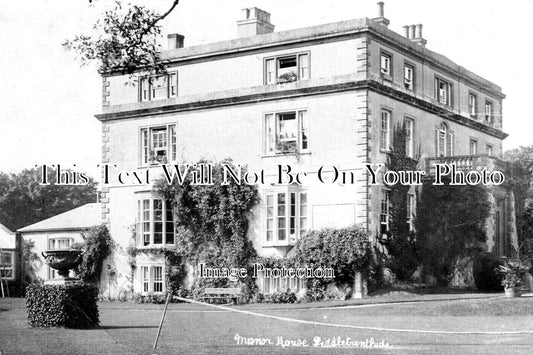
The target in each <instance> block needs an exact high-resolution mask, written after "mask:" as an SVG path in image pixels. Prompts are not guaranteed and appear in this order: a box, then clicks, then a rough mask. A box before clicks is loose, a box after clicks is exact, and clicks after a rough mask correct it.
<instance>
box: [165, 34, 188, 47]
mask: <svg viewBox="0 0 533 355" xmlns="http://www.w3.org/2000/svg"><path fill="white" fill-rule="evenodd" d="M167 38H168V48H167V49H168V50H172V49H178V48H183V44H184V42H185V37H184V36H182V35H180V34H177V33H171V34H169V35H168V36H167Z"/></svg>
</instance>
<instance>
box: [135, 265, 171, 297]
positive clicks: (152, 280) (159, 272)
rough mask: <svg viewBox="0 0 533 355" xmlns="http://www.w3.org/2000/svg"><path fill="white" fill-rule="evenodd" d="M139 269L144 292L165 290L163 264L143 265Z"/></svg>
mask: <svg viewBox="0 0 533 355" xmlns="http://www.w3.org/2000/svg"><path fill="white" fill-rule="evenodd" d="M139 270H140V276H139V277H140V280H139V281H140V282H141V290H142V291H141V292H142V293H148V292H163V291H164V289H165V288H164V277H163V266H161V265H153V266H141V267H140V268H139Z"/></svg>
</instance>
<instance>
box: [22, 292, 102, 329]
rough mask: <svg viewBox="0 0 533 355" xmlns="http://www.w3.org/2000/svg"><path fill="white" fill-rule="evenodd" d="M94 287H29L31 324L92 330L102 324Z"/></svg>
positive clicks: (29, 319) (29, 317)
mask: <svg viewBox="0 0 533 355" xmlns="http://www.w3.org/2000/svg"><path fill="white" fill-rule="evenodd" d="M97 300H98V288H97V287H95V286H92V285H67V286H64V285H38V284H32V285H29V286H28V287H27V288H26V309H27V311H28V323H29V324H30V326H32V327H67V328H93V327H97V326H98V324H99V313H98V306H97V304H96V301H97Z"/></svg>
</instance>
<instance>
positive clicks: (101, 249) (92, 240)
mask: <svg viewBox="0 0 533 355" xmlns="http://www.w3.org/2000/svg"><path fill="white" fill-rule="evenodd" d="M82 238H83V242H82V243H79V244H77V245H74V246H73V247H75V248H79V249H81V250H83V251H84V253H83V255H82V261H81V263H80V265H78V267H77V273H78V275H80V277H81V278H82V280H83V281H86V282H98V281H99V280H100V274H101V273H102V265H103V263H104V260H105V258H107V256H108V255H109V254H110V253H111V249H112V248H113V245H114V243H113V239H112V238H111V235H110V234H109V231H108V229H107V227H106V226H105V225H101V226H96V227H93V228H90V229H88V230H87V231H85V232H83V233H82Z"/></svg>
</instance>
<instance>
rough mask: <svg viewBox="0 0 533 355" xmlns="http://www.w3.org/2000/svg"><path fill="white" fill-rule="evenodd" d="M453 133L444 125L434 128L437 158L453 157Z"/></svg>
mask: <svg viewBox="0 0 533 355" xmlns="http://www.w3.org/2000/svg"><path fill="white" fill-rule="evenodd" d="M453 149H454V144H453V132H451V131H450V130H449V129H448V125H446V123H442V124H441V125H440V126H439V127H437V128H435V154H436V156H437V157H446V156H452V155H453Z"/></svg>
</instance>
